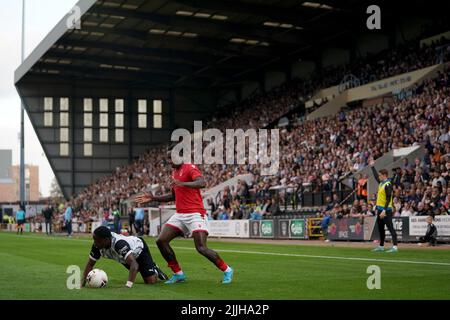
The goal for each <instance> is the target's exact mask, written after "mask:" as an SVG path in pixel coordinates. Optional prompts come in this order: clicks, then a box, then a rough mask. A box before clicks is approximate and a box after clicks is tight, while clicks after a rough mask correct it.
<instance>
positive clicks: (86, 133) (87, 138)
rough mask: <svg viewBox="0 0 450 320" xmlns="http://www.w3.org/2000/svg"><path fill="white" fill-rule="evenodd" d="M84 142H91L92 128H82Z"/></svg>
mask: <svg viewBox="0 0 450 320" xmlns="http://www.w3.org/2000/svg"><path fill="white" fill-rule="evenodd" d="M84 142H92V128H84Z"/></svg>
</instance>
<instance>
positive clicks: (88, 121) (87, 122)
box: [84, 113, 92, 128]
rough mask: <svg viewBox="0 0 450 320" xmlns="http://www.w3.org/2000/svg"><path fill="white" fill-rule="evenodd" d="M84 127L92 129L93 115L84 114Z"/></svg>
mask: <svg viewBox="0 0 450 320" xmlns="http://www.w3.org/2000/svg"><path fill="white" fill-rule="evenodd" d="M84 127H85V128H86V127H92V113H85V114H84Z"/></svg>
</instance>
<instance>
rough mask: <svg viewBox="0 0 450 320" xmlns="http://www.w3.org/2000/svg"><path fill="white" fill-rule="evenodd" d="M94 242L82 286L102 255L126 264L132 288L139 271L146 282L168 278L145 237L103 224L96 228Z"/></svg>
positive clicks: (129, 283) (129, 286) (151, 282)
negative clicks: (119, 230) (118, 232)
mask: <svg viewBox="0 0 450 320" xmlns="http://www.w3.org/2000/svg"><path fill="white" fill-rule="evenodd" d="M93 238H94V244H93V245H92V249H91V252H90V254H89V259H88V262H87V264H86V267H85V269H84V274H83V283H82V286H83V287H84V286H85V285H86V277H87V275H88V274H89V272H90V271H91V270H92V269H93V268H94V265H95V263H96V262H97V260H99V259H100V258H101V257H104V258H107V259H112V260H115V261H117V262H119V263H121V264H122V265H124V266H125V267H126V268H127V269H128V270H129V271H130V272H129V275H128V281H127V283H126V285H125V286H126V287H128V288H131V287H132V286H133V283H134V281H135V279H136V275H137V273H138V272H140V274H141V275H142V278H143V279H144V282H145V283H146V284H154V283H156V281H157V279H158V278H159V279H160V280H167V279H168V277H167V275H166V274H165V273H164V272H162V271H161V269H159V267H158V266H157V265H156V264H155V262H154V261H153V259H152V256H151V254H150V250H149V248H148V246H147V244H146V243H145V241H144V239H142V238H140V237H133V236H129V237H127V236H123V235H120V234H117V233H114V232H111V231H110V230H109V229H108V228H107V227H105V226H101V227H98V228H97V229H95V230H94V235H93Z"/></svg>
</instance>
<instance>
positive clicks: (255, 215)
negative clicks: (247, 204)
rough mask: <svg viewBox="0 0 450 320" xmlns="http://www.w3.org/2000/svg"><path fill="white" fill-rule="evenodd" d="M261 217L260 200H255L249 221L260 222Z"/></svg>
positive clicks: (261, 206)
mask: <svg viewBox="0 0 450 320" xmlns="http://www.w3.org/2000/svg"><path fill="white" fill-rule="evenodd" d="M262 217H263V205H262V202H261V200H260V199H258V200H256V206H255V208H254V209H253V211H252V213H251V214H250V220H261V219H262Z"/></svg>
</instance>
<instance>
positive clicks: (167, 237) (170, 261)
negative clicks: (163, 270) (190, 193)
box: [156, 215, 186, 284]
mask: <svg viewBox="0 0 450 320" xmlns="http://www.w3.org/2000/svg"><path fill="white" fill-rule="evenodd" d="M174 216H175V215H174ZM174 220H175V219H172V218H171V219H169V221H168V222H167V223H166V224H165V225H164V226H163V229H162V230H161V233H160V234H159V236H158V238H157V239H156V245H157V246H158V249H159V251H160V252H161V255H162V256H163V258H164V259H165V260H166V262H167V266H168V267H169V268H170V269H171V270H172V272H173V276H172V278H170V279H169V280H168V281H166V283H167V284H173V283H176V282H182V281H185V280H186V276H185V275H184V273H183V271H182V270H181V267H180V265H179V264H178V261H177V257H176V255H175V252H174V251H173V249H172V247H171V246H170V241H172V240H173V239H175V238H176V237H178V236H180V235H182V234H183V232H182V230H181V228H179V227H178V226H177V225H178V223H177V221H174Z"/></svg>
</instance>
